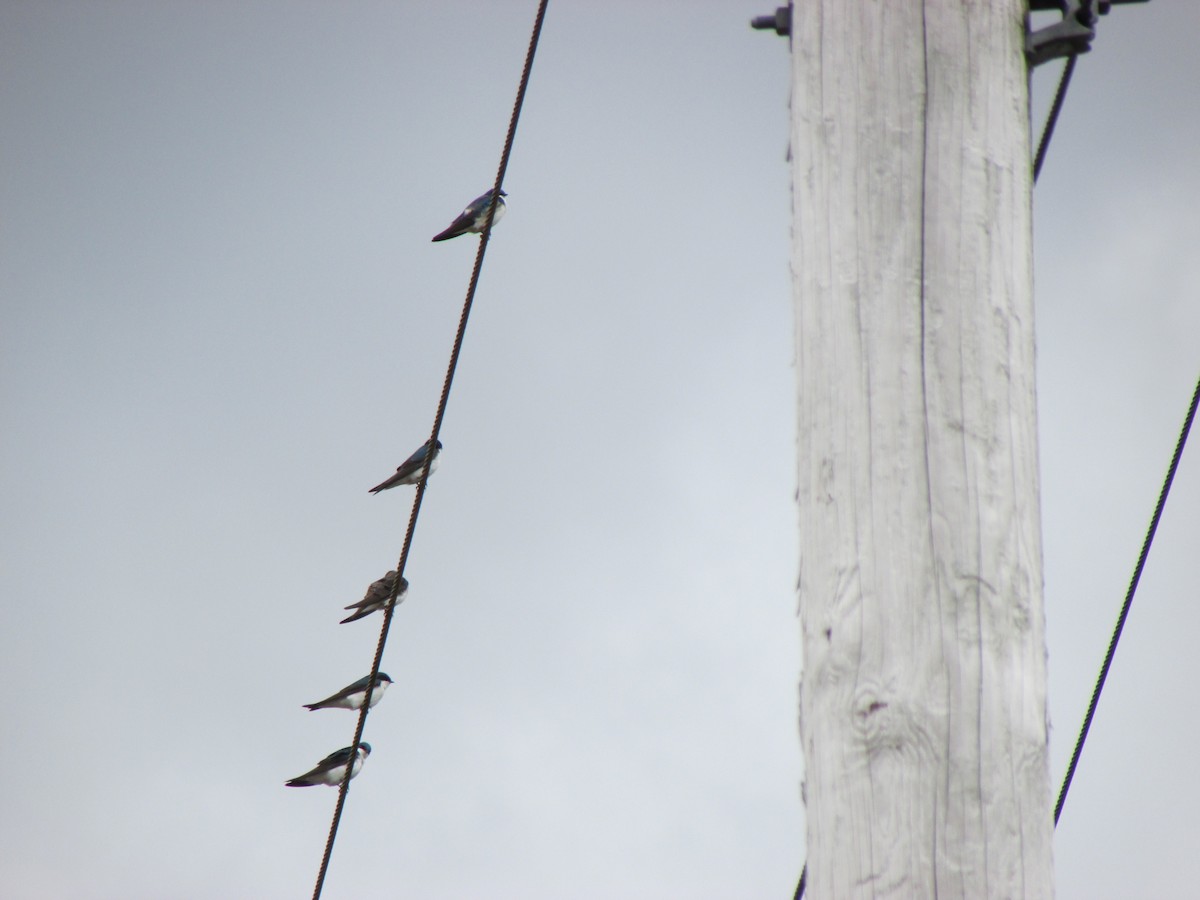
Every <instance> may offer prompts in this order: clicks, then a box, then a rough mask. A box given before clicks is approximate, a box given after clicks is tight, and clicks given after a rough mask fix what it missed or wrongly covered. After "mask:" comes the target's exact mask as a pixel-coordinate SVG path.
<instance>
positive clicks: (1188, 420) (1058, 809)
mask: <svg viewBox="0 0 1200 900" xmlns="http://www.w3.org/2000/svg"><path fill="white" fill-rule="evenodd" d="M1198 401H1200V378H1198V379H1197V380H1196V389H1195V390H1194V391H1193V392H1192V402H1191V405H1190V406H1188V412H1187V416H1185V417H1184V420H1183V428H1181V429H1180V431H1179V440H1177V441H1176V442H1175V453H1174V454H1173V455H1172V456H1171V465H1170V466H1169V467H1168V468H1167V477H1166V478H1165V479H1164V480H1163V486H1162V490H1160V491H1159V492H1158V503H1157V505H1156V506H1155V507H1154V515H1153V516H1152V517H1151V518H1150V527H1149V529H1147V531H1146V538H1145V540H1143V541H1142V552H1141V553H1140V554H1138V561H1137V565H1135V566H1134V567H1133V577H1132V578H1131V579H1130V580H1129V590H1127V591H1126V592H1125V602H1124V603H1123V604H1122V605H1121V614H1120V615H1119V616H1117V625H1116V627H1115V628H1114V629H1113V634H1112V638H1111V639H1110V640H1109V642H1108V652H1107V653H1106V654H1105V655H1104V664H1103V665H1102V666H1101V667H1100V677H1099V678H1097V679H1096V687H1095V688H1094V689H1093V690H1092V699H1091V702H1089V703H1088V709H1087V715H1085V716H1084V717H1083V727H1082V728H1081V729H1080V730H1079V738H1078V739H1077V740H1076V741H1075V750H1074V752H1073V753H1072V754H1071V764H1070V765H1068V766H1067V774H1066V776H1065V777H1064V778H1063V783H1062V787H1061V788H1060V789H1059V792H1058V802H1057V803H1055V804H1054V824H1055V825H1058V817H1059V816H1061V815H1062V808H1063V804H1064V803H1066V802H1067V791H1069V790H1070V789H1071V779H1072V778H1074V777H1075V767H1076V766H1077V765H1078V764H1079V754H1080V753H1082V752H1083V744H1084V742H1085V741H1086V740H1087V736H1088V729H1090V728H1091V727H1092V718H1093V717H1094V716H1095V714H1096V704H1097V703H1099V701H1100V692H1101V691H1102V690H1104V680H1105V679H1106V678H1108V669H1109V667H1110V666H1111V665H1112V661H1113V655H1114V654H1115V653H1116V652H1117V642H1118V641H1119V640H1120V639H1121V630H1122V629H1123V628H1124V627H1125V619H1126V617H1127V616H1128V615H1129V607H1130V606H1131V605H1132V603H1133V595H1134V592H1135V591H1136V590H1137V586H1138V581H1139V580H1140V579H1141V577H1142V568H1143V567H1144V566H1145V565H1146V556H1147V555H1148V554H1149V553H1150V545H1151V544H1152V543H1153V542H1154V533H1155V531H1157V530H1158V520H1159V519H1160V518H1162V511H1163V506H1164V505H1165V504H1166V502H1167V494H1169V493H1170V492H1171V482H1172V481H1174V480H1175V470H1176V469H1178V468H1179V457H1180V456H1181V455H1182V454H1183V447H1184V444H1186V443H1187V439H1188V433H1189V432H1190V431H1191V430H1192V422H1193V421H1194V420H1195V418H1196V404H1197V402H1198Z"/></svg>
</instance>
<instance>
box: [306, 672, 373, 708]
mask: <svg viewBox="0 0 1200 900" xmlns="http://www.w3.org/2000/svg"><path fill="white" fill-rule="evenodd" d="M370 682H371V676H370V675H364V676H363V677H362V678H360V679H358V681H356V682H354V684H348V685H346V686H345V687H344V688H342V689H341V690H340V691H338V692H337V693H336V694H334V695H333V696H331V697H326V698H325V699H324V700H318V701H317V702H316V703H306V704H304V708H305V709H362V705H363V700H365V699H366V697H367V685H368V684H369V683H370ZM391 683H392V679H390V678H388V676H387V673H386V672H380V673H379V674H378V675H377V676H375V690H373V691H371V707H370V708H371V709H374V708H375V704H376V703H378V702H379V701H380V700H382V699H383V692H384V691H386V690H387V689H388V685H389V684H391Z"/></svg>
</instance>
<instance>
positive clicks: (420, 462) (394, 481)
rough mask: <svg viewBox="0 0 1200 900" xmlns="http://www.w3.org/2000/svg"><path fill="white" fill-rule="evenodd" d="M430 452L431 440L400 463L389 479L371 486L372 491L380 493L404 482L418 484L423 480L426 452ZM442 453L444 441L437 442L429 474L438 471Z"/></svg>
mask: <svg viewBox="0 0 1200 900" xmlns="http://www.w3.org/2000/svg"><path fill="white" fill-rule="evenodd" d="M428 452H429V441H426V442H425V443H423V444H422V445H421V446H420V447H418V448H417V450H416V452H415V453H414V454H413V455H412V456H410V457H409V458H408V459H406V460H405V461H404V462H402V463H400V465H399V466H397V467H396V474H395V475H393V476H392V477H391V478H389V479H388V480H387V481H381V482H380V483H379V484H377V485H375V487H373V488H371V490H370V493H372V494H378V493H379V492H380V491H386V490H387V489H388V488H394V487H399V486H400V485H402V484H416V483H417V482H418V481H420V480H421V472H422V471H423V470H424V469H425V454H426V453H428ZM441 455H442V442H441V441H438V442H437V449H436V450H434V451H433V459H432V460H430V462H429V474H430V475H432V474H433V473H434V472H436V471H437V467H438V457H439V456H441Z"/></svg>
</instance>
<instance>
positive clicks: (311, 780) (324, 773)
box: [287, 741, 371, 787]
mask: <svg viewBox="0 0 1200 900" xmlns="http://www.w3.org/2000/svg"><path fill="white" fill-rule="evenodd" d="M350 749H351V748H350V747H343V748H342V749H341V750H338V751H336V752H335V753H330V754H329V755H328V756H327V757H325V758H324V759H323V760H321V761H320V762H319V763H317V764H316V766H314V767H313V768H312V769H310V770H309V771H307V772H305V773H304V774H303V775H297V776H296V777H295V778H293V779H292V780H291V781H289V782H288V783H287V786H288V787H313V786H314V785H318V784H328V785H330V786H332V787H337V786H338V785H339V784H341V783H342V779H343V778H345V777H346V764H347V763H348V762H349V761H350ZM370 755H371V745H370V744H368V743H367V742H366V741H360V742H359V745H358V753H357V754H356V755H355V757H354V763H353V765H352V766H351V767H350V777H351V778H353V777H354V776H355V775H357V774H358V770H359V769H361V768H362V766H363V760H365V759H366V758H367V757H368V756H370Z"/></svg>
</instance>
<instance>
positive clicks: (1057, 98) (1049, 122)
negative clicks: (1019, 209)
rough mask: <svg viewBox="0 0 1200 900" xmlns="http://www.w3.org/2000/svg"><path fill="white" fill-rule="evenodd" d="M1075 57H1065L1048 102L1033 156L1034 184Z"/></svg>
mask: <svg viewBox="0 0 1200 900" xmlns="http://www.w3.org/2000/svg"><path fill="white" fill-rule="evenodd" d="M1076 59H1078V56H1077V55H1076V54H1074V53H1072V54H1071V55H1070V56H1068V57H1067V64H1066V65H1065V66H1063V70H1062V77H1060V78H1059V79H1058V90H1056V91H1055V92H1054V102H1053V103H1052V104H1050V113H1049V114H1048V115H1047V116H1046V124H1045V126H1044V127H1043V128H1042V139H1041V140H1040V141H1038V148H1037V155H1036V156H1034V158H1033V183H1034V184H1037V180H1038V175H1039V174H1040V173H1041V171H1042V164H1043V163H1044V162H1045V161H1046V151H1047V150H1049V149H1050V138H1051V137H1052V136H1053V135H1054V126H1055V124H1056V123H1057V122H1058V114H1059V113H1060V112H1062V106H1063V101H1064V100H1065V99H1067V87H1068V86H1069V85H1070V84H1071V73H1072V72H1074V71H1075V60H1076Z"/></svg>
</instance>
